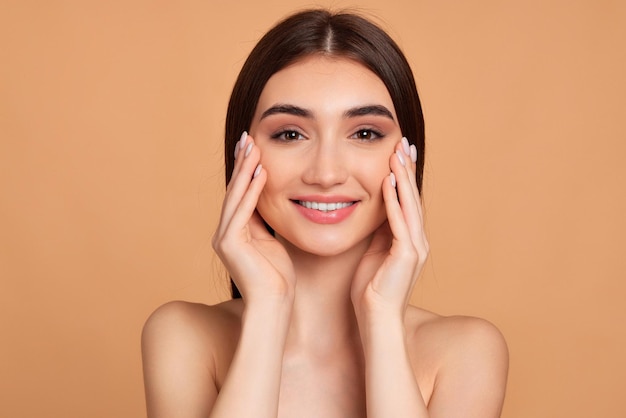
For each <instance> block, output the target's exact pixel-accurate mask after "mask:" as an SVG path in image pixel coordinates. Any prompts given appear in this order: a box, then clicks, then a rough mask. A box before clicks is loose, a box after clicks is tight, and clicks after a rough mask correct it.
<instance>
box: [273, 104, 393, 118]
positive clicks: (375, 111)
mask: <svg viewBox="0 0 626 418" xmlns="http://www.w3.org/2000/svg"><path fill="white" fill-rule="evenodd" d="M277 114H287V115H293V116H300V117H304V118H309V119H310V118H313V112H311V111H310V110H308V109H304V108H302V107H300V106H296V105H291V104H276V105H274V106H272V107H270V108H269V109H267V110H265V111H264V112H263V114H262V115H261V119H264V118H266V117H268V116H272V115H277ZM368 115H375V116H384V117H386V118H389V119H391V120H394V118H393V115H392V113H391V111H390V110H389V109H387V108H386V107H385V106H383V105H367V106H357V107H353V108H350V109H348V110H346V111H345V112H344V114H343V116H344V117H345V118H356V117H359V116H368Z"/></svg>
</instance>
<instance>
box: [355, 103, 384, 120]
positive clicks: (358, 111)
mask: <svg viewBox="0 0 626 418" xmlns="http://www.w3.org/2000/svg"><path fill="white" fill-rule="evenodd" d="M343 115H344V117H346V118H355V117H359V116H368V115H375V116H384V117H387V118H389V119H391V120H394V119H393V115H392V114H391V111H390V110H389V109H387V108H386V107H385V106H382V105H368V106H359V107H353V108H352V109H348V110H346V111H345V113H344V114H343Z"/></svg>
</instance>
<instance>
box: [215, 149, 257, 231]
mask: <svg viewBox="0 0 626 418" xmlns="http://www.w3.org/2000/svg"><path fill="white" fill-rule="evenodd" d="M238 157H239V158H240V159H241V161H239V167H238V170H237V173H236V175H234V176H233V177H232V178H231V181H230V183H229V189H228V190H227V191H226V195H225V196H224V203H223V205H222V213H221V217H220V227H219V228H218V229H219V230H220V232H223V231H224V230H225V228H226V227H227V226H228V224H229V223H230V221H231V219H232V217H233V215H234V213H235V211H236V210H237V207H238V206H239V205H240V202H241V200H242V199H243V197H244V195H245V194H246V192H247V191H248V189H249V188H250V186H251V183H252V181H253V179H254V174H255V170H257V167H258V165H259V164H258V162H259V160H260V151H259V149H258V147H256V146H255V144H254V141H253V140H252V139H250V141H249V142H247V145H246V148H245V149H243V150H242V151H241V152H240V154H239V156H238Z"/></svg>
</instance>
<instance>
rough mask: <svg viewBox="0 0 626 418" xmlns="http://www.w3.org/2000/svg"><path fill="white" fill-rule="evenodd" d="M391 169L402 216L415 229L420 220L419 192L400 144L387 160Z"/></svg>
mask: <svg viewBox="0 0 626 418" xmlns="http://www.w3.org/2000/svg"><path fill="white" fill-rule="evenodd" d="M389 166H390V168H391V171H392V172H393V173H394V175H395V179H396V183H397V184H396V189H397V191H398V199H399V201H400V206H401V207H402V209H403V212H404V217H405V220H406V222H407V224H408V225H409V227H410V228H411V229H415V226H416V222H415V221H416V220H417V221H418V222H419V221H421V214H420V212H419V208H418V206H419V200H418V199H419V193H418V192H417V186H416V184H415V179H414V176H413V172H412V170H411V169H410V168H409V167H410V164H409V160H408V158H407V157H406V155H405V154H404V153H403V151H402V146H401V145H400V144H398V145H397V146H396V150H395V153H394V154H393V155H392V156H391V158H390V161H389Z"/></svg>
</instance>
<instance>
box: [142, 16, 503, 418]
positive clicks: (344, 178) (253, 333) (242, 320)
mask: <svg viewBox="0 0 626 418" xmlns="http://www.w3.org/2000/svg"><path fill="white" fill-rule="evenodd" d="M242 132H243V134H241V133H242ZM248 133H249V134H248ZM240 134H241V135H240ZM226 138H227V140H226V146H225V152H226V177H227V180H228V186H227V191H226V196H225V199H224V204H223V208H222V214H221V220H220V224H219V226H218V229H217V231H216V233H215V236H214V238H213V246H214V248H215V250H216V252H217V254H218V255H219V256H220V258H221V260H222V261H223V263H224V265H225V266H226V268H227V269H228V271H229V273H230V275H231V277H232V280H233V296H234V298H233V300H230V301H227V302H224V303H221V304H218V305H216V306H205V305H201V304H191V303H185V302H173V303H169V304H166V305H164V306H162V307H161V308H159V309H158V310H157V311H156V312H155V313H154V314H153V315H152V316H151V318H150V319H149V320H148V322H147V323H146V326H145V328H144V333H143V359H144V374H145V384H146V394H147V406H148V416H150V417H206V416H210V417H229V418H232V417H255V418H260V417H277V416H280V417H299V418H301V417H343V418H345V417H364V416H367V417H385V418H387V417H404V416H406V417H444V418H453V417H460V416H463V417H481V418H485V417H497V416H499V415H500V410H501V407H502V402H503V397H504V389H505V385H506V374H507V365H508V357H507V349H506V345H505V343H504V340H503V339H502V336H501V335H500V333H499V332H498V331H497V329H495V327H493V326H492V325H491V324H489V323H488V322H485V321H482V320H479V319H475V318H467V317H441V316H438V315H436V314H433V313H430V312H427V311H424V310H421V309H419V308H416V307H413V306H410V305H409V304H408V301H409V297H410V295H411V291H412V289H413V286H414V284H415V282H416V280H417V277H418V276H419V273H420V271H421V269H422V266H423V265H424V261H425V259H426V256H427V253H428V243H427V240H426V238H425V236H424V230H423V222H422V210H421V203H420V196H419V191H420V189H421V183H422V168H423V164H424V128H423V118H422V112H421V107H420V103H419V98H418V96H417V91H416V88H415V83H414V81H413V76H412V74H411V70H410V68H409V66H408V64H407V62H406V60H405V58H404V56H403V54H402V53H401V51H400V50H399V49H398V47H397V46H396V44H395V43H394V42H393V41H392V40H391V39H390V38H389V36H388V35H386V34H385V33H384V32H383V31H382V30H381V29H379V28H378V27H377V26H375V25H373V24H372V23H370V22H369V21H367V20H365V19H363V18H361V17H358V16H356V15H353V14H332V13H330V12H327V11H322V10H313V11H306V12H301V13H297V14H295V15H293V16H291V17H289V18H287V19H286V20H284V21H283V22H281V23H279V24H278V25H277V26H275V27H274V28H273V29H272V30H270V31H269V32H268V33H267V34H266V35H265V36H264V37H263V38H262V39H261V41H260V42H259V43H258V45H257V46H256V47H255V48H254V50H253V51H252V53H251V54H250V56H249V57H248V60H247V61H246V63H245V64H244V66H243V69H242V70H241V73H240V75H239V78H238V80H237V82H236V84H235V87H234V89H233V93H232V96H231V100H230V104H229V107H228V115H227V121H226ZM235 138H239V139H238V140H235ZM239 296H242V297H243V298H240V297H239Z"/></svg>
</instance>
